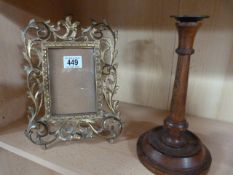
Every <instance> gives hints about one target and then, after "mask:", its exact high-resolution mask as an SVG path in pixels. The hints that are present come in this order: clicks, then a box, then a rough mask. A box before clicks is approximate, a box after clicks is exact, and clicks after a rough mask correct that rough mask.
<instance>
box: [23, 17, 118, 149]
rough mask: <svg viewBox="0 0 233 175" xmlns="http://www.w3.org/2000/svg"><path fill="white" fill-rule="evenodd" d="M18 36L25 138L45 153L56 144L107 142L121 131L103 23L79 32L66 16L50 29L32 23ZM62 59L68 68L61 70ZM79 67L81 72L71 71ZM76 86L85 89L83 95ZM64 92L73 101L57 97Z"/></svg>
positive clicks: (110, 44)
mask: <svg viewBox="0 0 233 175" xmlns="http://www.w3.org/2000/svg"><path fill="white" fill-rule="evenodd" d="M22 34H23V41H24V45H25V51H24V53H23V54H24V58H25V60H26V65H25V66H24V69H25V71H26V82H27V88H28V91H27V95H28V98H29V99H30V100H29V105H28V119H29V123H28V127H27V129H26V130H25V135H26V136H27V137H28V138H29V139H30V140H31V141H32V142H33V143H35V144H38V145H44V146H45V147H46V146H47V145H48V144H50V143H52V142H54V141H56V140H62V141H71V140H81V139H86V138H92V137H94V136H95V135H97V136H101V137H104V138H105V139H107V140H108V141H109V142H112V141H113V140H114V139H115V138H116V137H117V136H118V135H119V134H120V133H121V130H122V123H121V120H120V112H119V109H118V104H119V101H118V100H114V99H113V96H114V95H115V94H116V92H117V89H118V85H117V71H116V69H117V66H118V64H117V63H115V58H116V55H117V51H116V48H115V47H116V40H117V33H116V32H115V31H113V30H112V29H111V27H110V26H109V25H108V24H107V22H106V21H103V22H100V23H97V22H96V21H92V23H91V25H90V26H88V27H82V26H81V25H80V23H79V22H78V21H76V22H72V18H71V17H70V16H68V17H66V18H65V20H61V21H58V22H57V23H56V25H54V24H51V22H50V21H45V22H37V21H35V20H34V19H33V20H31V21H30V22H29V24H28V26H27V27H26V29H25V30H24V31H23V33H22ZM67 54H68V56H64V55H67ZM80 54H81V55H82V56H80ZM74 55H76V56H74ZM77 55H79V56H77ZM67 58H68V63H69V65H65V64H67V63H65V60H66V61H67ZM70 59H71V60H70ZM80 59H81V60H80ZM88 60H89V62H88ZM63 61H64V62H63ZM62 63H63V64H64V65H63V64H62ZM70 64H73V65H71V67H70ZM56 65H59V66H60V67H59V66H58V67H57V66H56ZM85 65H89V67H86V68H85ZM63 66H64V67H63ZM72 66H73V67H72ZM82 66H83V68H85V70H83V71H82V72H81V69H73V68H82ZM61 67H62V68H61ZM63 68H64V69H63ZM65 68H67V69H65ZM72 71H73V72H72ZM70 76H71V77H72V78H67V77H70ZM78 77H79V78H78ZM88 77H90V78H88ZM75 78H76V79H75ZM61 79H62V80H61ZM66 79H68V80H66ZM86 82H89V84H87V83H86ZM82 84H85V88H86V89H88V88H89V89H88V90H87V91H88V93H86V91H85V90H86V89H85V88H83V86H80V85H82ZM92 85H93V86H92ZM63 86H64V87H63ZM69 86H72V88H73V89H72V94H74V95H71V94H70V93H64V94H63V92H64V89H65V91H66V92H69ZM62 87H63V88H62ZM66 89H67V90H66ZM81 90H84V91H81ZM67 94H68V95H67ZM71 97H72V98H71ZM86 97H87V98H86ZM92 97H93V98H92ZM63 100H64V101H65V102H63ZM62 102H63V103H62ZM80 106H81V107H80Z"/></svg>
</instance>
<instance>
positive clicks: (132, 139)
mask: <svg viewBox="0 0 233 175" xmlns="http://www.w3.org/2000/svg"><path fill="white" fill-rule="evenodd" d="M120 108H121V113H122V119H123V121H124V122H125V123H124V131H123V133H122V135H121V136H120V137H119V138H118V139H117V141H116V142H115V143H114V144H110V143H108V142H106V141H105V140H102V139H98V138H96V139H94V140H92V141H81V142H59V143H56V144H54V145H53V146H52V147H49V148H48V149H47V150H43V149H42V148H41V147H40V146H37V145H34V144H32V143H31V142H30V141H29V140H28V139H27V138H26V137H25V136H24V134H23V131H24V129H25V128H26V124H27V122H26V121H23V120H20V121H16V122H14V123H11V124H10V125H8V126H6V127H4V128H1V129H0V148H3V149H5V150H8V151H10V152H13V153H15V154H17V155H18V156H21V157H24V158H26V159H28V160H31V161H33V162H35V163H37V164H40V165H42V166H44V167H46V168H49V169H51V170H53V171H55V172H57V173H59V174H66V175H71V174H72V175H74V174H79V175H105V174H107V175H109V174H114V175H142V174H143V175H151V174H152V173H150V172H149V171H148V170H147V169H146V168H145V167H144V166H143V165H142V164H141V163H140V162H139V160H138V158H137V154H136V142H137V138H138V136H139V135H141V134H142V133H143V132H145V131H147V130H149V129H151V128H153V127H155V126H158V125H161V124H162V123H163V119H164V118H165V117H166V115H167V114H168V112H165V111H159V110H155V109H152V108H148V107H143V106H138V105H132V104H127V103H121V104H120ZM187 120H188V122H189V125H190V127H189V129H190V130H191V131H193V132H194V133H195V134H197V135H198V136H199V137H200V139H201V140H202V142H203V143H204V144H205V145H206V146H207V147H208V148H209V150H210V152H211V154H212V158H213V162H212V165H211V168H210V172H209V174H211V175H219V174H222V175H229V174H233V149H232V145H233V140H232V134H233V133H232V131H233V124H231V123H225V122H220V121H215V120H210V119H203V118H199V117H192V116H187Z"/></svg>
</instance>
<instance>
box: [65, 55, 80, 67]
mask: <svg viewBox="0 0 233 175" xmlns="http://www.w3.org/2000/svg"><path fill="white" fill-rule="evenodd" d="M63 65H64V68H65V69H70V68H82V67H83V60H82V56H63Z"/></svg>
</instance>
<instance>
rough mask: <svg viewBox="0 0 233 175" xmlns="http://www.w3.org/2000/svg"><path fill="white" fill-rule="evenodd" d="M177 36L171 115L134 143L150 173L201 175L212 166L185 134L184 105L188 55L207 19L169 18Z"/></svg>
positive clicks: (205, 151) (203, 149)
mask: <svg viewBox="0 0 233 175" xmlns="http://www.w3.org/2000/svg"><path fill="white" fill-rule="evenodd" d="M172 17H174V18H175V19H176V20H177V22H176V27H177V30H178V34H179V45H178V48H177V49H176V53H177V54H178V55H179V56H178V62H177V68H176V77H175V82H174V88H173V94H172V102H171V110H170V115H169V116H168V117H167V118H166V119H165V120H164V125H163V126H160V127H156V128H154V129H152V130H150V131H148V132H146V133H144V134H143V135H142V136H140V138H139V140H138V143H137V153H138V157H139V159H140V161H141V162H142V163H143V164H144V165H145V166H146V167H147V168H148V169H149V170H151V171H152V172H154V173H157V174H163V175H164V174H168V175H204V174H206V173H207V172H208V169H209V167H210V164H211V160H212V159H211V155H210V152H209V151H208V149H207V148H206V147H205V146H204V145H203V144H202V143H201V141H200V140H199V139H198V137H197V136H195V135H194V134H193V133H191V132H190V131H188V130H187V128H188V123H187V122H186V120H185V103H186V96H187V88H188V75H189V64H190V55H192V54H193V53H194V49H193V42H194V38H195V35H196V32H197V30H198V28H199V27H200V26H201V22H200V21H201V20H202V19H203V18H206V17H207V16H196V17H190V16H172Z"/></svg>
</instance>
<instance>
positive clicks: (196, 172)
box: [137, 126, 212, 175]
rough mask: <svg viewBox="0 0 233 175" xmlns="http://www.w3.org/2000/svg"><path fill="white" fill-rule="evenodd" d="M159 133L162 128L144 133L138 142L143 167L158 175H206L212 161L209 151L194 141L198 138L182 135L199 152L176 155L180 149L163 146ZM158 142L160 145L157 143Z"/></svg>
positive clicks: (189, 134)
mask: <svg viewBox="0 0 233 175" xmlns="http://www.w3.org/2000/svg"><path fill="white" fill-rule="evenodd" d="M161 132H163V127H162V126H160V127H157V128H154V129H152V130H150V131H148V132H146V133H144V134H143V135H142V136H140V138H139V140H138V143H137V153H138V158H139V160H140V161H141V162H142V164H144V166H145V167H147V168H148V169H149V170H150V171H152V172H153V173H156V174H158V175H205V174H207V172H208V170H209V167H210V164H211V160H212V159H211V155H210V152H209V150H208V149H207V148H206V147H205V146H204V145H203V144H202V143H201V142H197V141H196V139H198V138H197V137H196V136H195V135H194V134H192V133H191V132H189V131H186V133H184V134H186V135H187V136H188V137H189V142H188V143H187V144H193V142H195V143H196V147H199V148H200V149H199V151H198V152H196V153H195V154H187V152H186V151H185V154H184V155H182V154H180V155H179V154H178V153H180V152H182V147H181V148H172V147H169V146H166V145H164V144H163V143H162V141H161V139H160V136H161ZM190 136H193V137H190ZM151 138H154V139H151ZM192 138H193V142H192ZM198 140H199V139H198ZM155 141H156V142H155ZM158 141H159V142H160V143H158ZM156 145H163V146H156ZM186 146H187V145H186ZM192 146H193V145H192ZM184 148H185V147H184ZM166 150H169V151H168V154H166ZM171 151H172V152H173V153H174V154H173V155H171ZM176 153H177V154H176Z"/></svg>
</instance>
